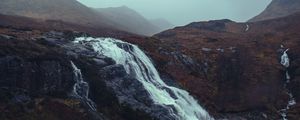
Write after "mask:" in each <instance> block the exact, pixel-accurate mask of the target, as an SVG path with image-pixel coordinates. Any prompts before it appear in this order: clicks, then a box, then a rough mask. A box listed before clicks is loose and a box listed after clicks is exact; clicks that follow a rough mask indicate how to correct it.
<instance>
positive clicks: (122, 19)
mask: <svg viewBox="0 0 300 120" xmlns="http://www.w3.org/2000/svg"><path fill="white" fill-rule="evenodd" d="M0 3H1V4H0V13H1V14H4V15H11V16H24V17H29V18H35V19H39V20H60V21H64V22H69V23H72V24H78V25H81V26H86V27H93V28H107V29H115V30H122V31H127V32H131V33H135V34H140V35H152V34H154V33H157V32H159V28H157V27H156V26H154V25H152V24H151V23H150V22H149V21H147V20H146V19H145V18H143V17H142V16H141V15H139V14H138V13H137V12H135V11H134V10H132V9H129V8H127V7H119V8H107V9H101V11H100V9H99V10H97V11H95V10H94V9H92V8H89V7H86V6H85V5H83V4H81V3H80V2H78V1H76V0H0Z"/></svg>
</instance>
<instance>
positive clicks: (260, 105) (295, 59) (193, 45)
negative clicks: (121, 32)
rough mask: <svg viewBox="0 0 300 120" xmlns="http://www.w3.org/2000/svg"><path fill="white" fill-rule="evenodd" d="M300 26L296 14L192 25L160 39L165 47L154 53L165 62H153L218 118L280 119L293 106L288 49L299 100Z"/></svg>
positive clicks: (293, 113) (294, 116)
mask: <svg viewBox="0 0 300 120" xmlns="http://www.w3.org/2000/svg"><path fill="white" fill-rule="evenodd" d="M299 20H300V14H293V15H290V16H288V17H284V18H279V19H274V20H268V21H262V22H256V23H236V22H233V21H229V20H218V21H209V22H198V23H191V24H189V25H187V26H183V27H177V28H175V29H172V30H168V31H165V32H162V33H159V34H157V35H155V36H154V38H157V39H160V41H161V43H160V45H159V47H157V48H158V49H157V50H155V52H156V54H159V55H160V56H158V57H156V55H153V58H154V59H156V60H158V63H159V64H158V68H159V69H160V71H161V72H162V73H166V74H168V75H170V76H171V77H172V78H174V79H175V80H176V81H178V82H179V83H181V85H182V86H183V87H184V88H186V89H188V90H189V91H190V92H191V94H193V95H195V96H196V97H197V98H198V100H199V101H200V103H201V104H202V105H204V106H205V107H207V108H208V109H209V110H210V112H211V113H212V114H215V115H216V116H218V115H221V116H222V114H223V113H224V114H227V115H233V116H234V115H240V114H242V113H247V114H249V115H250V116H248V117H245V118H247V119H262V118H264V117H265V115H267V116H268V118H265V119H279V114H278V111H279V110H280V109H282V108H284V106H285V105H286V103H287V101H288V96H287V95H286V93H285V92H286V91H285V89H284V88H283V85H284V82H285V72H284V70H285V68H284V67H283V66H282V65H281V64H280V57H281V54H282V50H285V49H288V48H289V52H288V54H289V55H290V59H291V67H290V69H289V71H290V72H291V73H292V80H291V81H292V83H291V84H290V85H289V87H288V88H289V89H292V93H293V94H294V96H295V97H296V101H299V100H300V97H299V95H300V93H299V89H298V88H299V87H300V85H299V82H300V81H299V78H298V77H299V60H300V59H299V58H300V54H299V51H300V47H299V45H300V40H299V37H300V34H299V33H298V31H299V30H300V22H299ZM247 26H248V28H247ZM281 45H283V48H281ZM297 106H298V105H296V106H294V107H293V108H292V109H293V110H291V111H289V112H291V114H288V116H289V118H291V119H293V120H296V119H297V118H299V116H298V115H299V112H300V111H297V110H295V109H299V108H297ZM251 115H252V117H251ZM255 116H256V117H257V118H255Z"/></svg>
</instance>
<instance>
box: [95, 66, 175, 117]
mask: <svg viewBox="0 0 300 120" xmlns="http://www.w3.org/2000/svg"><path fill="white" fill-rule="evenodd" d="M101 71H102V72H101V73H102V74H104V75H103V76H102V77H103V79H104V80H105V82H106V85H107V87H109V88H110V89H111V90H110V91H112V92H113V93H114V94H115V96H116V97H117V98H118V102H119V104H120V105H122V106H124V107H125V108H126V107H128V108H127V109H125V110H124V112H126V111H127V110H129V109H130V110H131V111H135V112H136V113H137V115H134V114H132V113H128V114H130V115H126V116H130V119H138V118H139V117H142V116H140V115H141V114H147V115H148V117H146V118H143V119H160V120H171V119H172V117H171V116H170V113H169V112H168V110H167V109H166V108H164V107H162V106H159V105H156V104H154V102H153V101H152V99H151V98H150V97H149V96H150V95H149V93H148V92H147V91H146V90H145V88H144V87H143V85H142V83H140V82H139V81H138V80H136V79H135V78H133V77H131V76H130V75H128V74H126V71H125V69H124V68H123V66H121V65H114V66H108V67H104V68H103V69H102V70H101ZM123 109H124V108H123Z"/></svg>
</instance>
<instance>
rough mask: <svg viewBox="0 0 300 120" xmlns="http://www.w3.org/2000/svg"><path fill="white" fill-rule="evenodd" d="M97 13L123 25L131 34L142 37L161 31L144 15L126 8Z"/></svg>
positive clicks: (100, 10) (112, 8) (106, 9)
mask: <svg viewBox="0 0 300 120" xmlns="http://www.w3.org/2000/svg"><path fill="white" fill-rule="evenodd" d="M96 11H97V12H98V13H100V14H101V15H103V16H104V17H105V18H108V19H110V20H112V21H113V22H115V23H119V24H120V25H123V26H124V27H125V28H126V29H127V30H128V31H129V32H133V33H138V34H142V35H153V34H155V33H158V32H159V30H160V29H159V28H158V27H156V26H155V25H153V24H152V23H150V22H149V21H148V20H147V19H145V18H144V17H143V16H142V15H140V14H139V13H137V12H136V11H134V10H132V9H130V8H128V7H126V6H121V7H111V8H97V9H96Z"/></svg>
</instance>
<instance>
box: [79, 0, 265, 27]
mask: <svg viewBox="0 0 300 120" xmlns="http://www.w3.org/2000/svg"><path fill="white" fill-rule="evenodd" d="M78 1H80V2H82V3H83V4H85V5H87V6H89V7H94V8H106V7H118V6H123V5H125V6H127V7H129V8H132V9H134V10H136V11H137V12H139V13H140V14H142V15H143V16H145V17H146V18H148V19H156V18H164V19H166V20H168V21H170V22H171V23H173V24H174V25H185V24H188V23H190V22H195V21H207V20H214V19H224V18H227V19H231V20H234V21H238V22H243V21H247V20H248V19H250V18H251V17H253V16H255V15H257V14H259V13H260V12H261V11H263V10H264V9H265V7H266V6H267V5H268V4H269V3H270V2H271V0H78Z"/></svg>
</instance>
